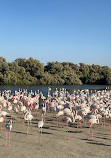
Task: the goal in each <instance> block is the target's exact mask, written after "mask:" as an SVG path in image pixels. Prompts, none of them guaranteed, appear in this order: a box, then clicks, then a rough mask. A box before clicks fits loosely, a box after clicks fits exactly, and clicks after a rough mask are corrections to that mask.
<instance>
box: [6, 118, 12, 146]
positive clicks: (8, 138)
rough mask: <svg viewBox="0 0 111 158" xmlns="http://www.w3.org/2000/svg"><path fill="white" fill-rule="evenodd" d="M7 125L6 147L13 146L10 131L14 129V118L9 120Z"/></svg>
mask: <svg viewBox="0 0 111 158" xmlns="http://www.w3.org/2000/svg"><path fill="white" fill-rule="evenodd" d="M5 127H6V144H5V147H7V146H9V147H11V144H10V131H11V130H12V120H9V122H8V123H6V125H5ZM7 130H8V134H7Z"/></svg>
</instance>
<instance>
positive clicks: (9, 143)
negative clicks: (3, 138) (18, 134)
mask: <svg viewBox="0 0 111 158" xmlns="http://www.w3.org/2000/svg"><path fill="white" fill-rule="evenodd" d="M8 139H9V145H8V146H9V147H11V144H10V131H9V138H8Z"/></svg>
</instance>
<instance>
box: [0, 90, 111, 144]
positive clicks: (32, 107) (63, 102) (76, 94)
mask: <svg viewBox="0 0 111 158" xmlns="http://www.w3.org/2000/svg"><path fill="white" fill-rule="evenodd" d="M47 111H48V112H49V114H50V117H51V119H52V123H57V124H59V123H61V125H62V126H64V128H65V139H66V140H68V139H69V137H68V131H69V129H70V128H69V126H70V125H71V126H72V127H73V125H74V124H75V125H77V128H78V127H79V126H80V130H81V132H83V131H84V128H85V127H86V126H88V127H89V129H88V131H87V138H89V136H91V138H92V139H94V136H93V126H94V124H98V125H99V126H101V127H104V128H105V126H106V119H107V120H109V127H108V129H107V130H109V132H110V133H111V90H108V89H105V90H102V91H96V90H95V91H94V92H92V91H89V90H88V89H85V90H74V91H73V93H71V94H70V93H69V92H68V91H67V90H66V89H64V88H61V89H60V90H58V89H57V88H56V90H55V91H54V92H53V93H51V88H50V87H49V88H48V95H47V96H44V95H43V93H42V92H39V90H38V91H37V92H33V91H31V92H29V93H28V92H27V89H26V90H20V89H19V91H15V93H14V94H12V93H11V91H10V90H5V91H3V92H2V93H1V94H0V123H1V130H2V131H4V132H6V138H5V139H6V144H5V147H11V144H10V132H11V130H13V127H14V126H15V124H17V123H18V122H17V118H18V117H19V115H20V114H22V119H21V120H22V125H23V129H22V130H23V131H24V127H25V126H26V122H27V130H26V134H29V133H30V130H29V129H30V124H31V122H32V120H34V119H36V118H35V117H37V116H38V113H40V116H41V118H40V119H39V120H40V121H37V127H38V128H39V129H40V131H39V132H40V133H41V134H42V128H43V126H44V123H45V124H47V121H46V119H45V115H46V113H47ZM34 113H36V115H35V116H34V115H33V114H34ZM64 123H65V124H64ZM7 131H8V134H7ZM8 142H9V143H8Z"/></svg>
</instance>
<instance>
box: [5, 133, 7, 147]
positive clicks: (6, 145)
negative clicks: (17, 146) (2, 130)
mask: <svg viewBox="0 0 111 158" xmlns="http://www.w3.org/2000/svg"><path fill="white" fill-rule="evenodd" d="M5 138H6V143H5V147H7V131H6V137H5Z"/></svg>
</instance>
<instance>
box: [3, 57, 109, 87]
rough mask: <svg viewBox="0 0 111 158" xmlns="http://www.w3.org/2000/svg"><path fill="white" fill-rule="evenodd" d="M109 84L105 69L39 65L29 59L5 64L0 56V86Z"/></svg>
mask: <svg viewBox="0 0 111 158" xmlns="http://www.w3.org/2000/svg"><path fill="white" fill-rule="evenodd" d="M80 84H107V85H110V84H111V68H110V67H108V66H99V65H94V64H93V65H86V64H84V63H79V65H77V64H74V63H71V62H62V63H60V62H57V61H56V62H48V63H47V65H44V64H42V63H40V61H39V60H36V59H34V58H32V57H30V58H29V59H25V58H17V59H16V60H15V61H14V62H7V61H6V59H5V58H3V57H0V85H80Z"/></svg>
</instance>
